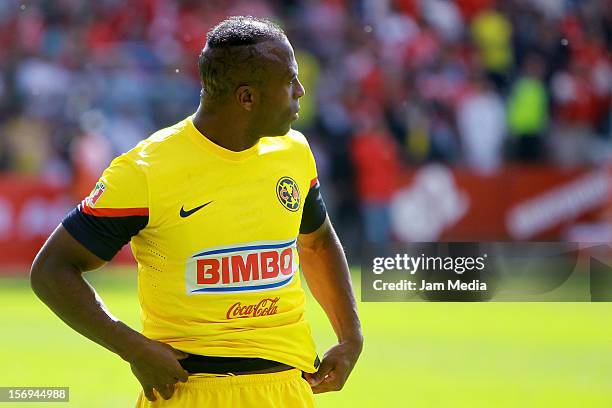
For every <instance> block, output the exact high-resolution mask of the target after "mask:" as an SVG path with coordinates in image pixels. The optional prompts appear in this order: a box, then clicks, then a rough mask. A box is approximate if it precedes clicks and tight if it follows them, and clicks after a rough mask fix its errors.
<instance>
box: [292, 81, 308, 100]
mask: <svg viewBox="0 0 612 408" xmlns="http://www.w3.org/2000/svg"><path fill="white" fill-rule="evenodd" d="M295 84H296V87H295V89H294V97H295V99H299V98H301V97H302V96H304V95H306V90H305V89H304V86H303V85H302V83H301V82H300V80H299V79H298V80H297V81H295Z"/></svg>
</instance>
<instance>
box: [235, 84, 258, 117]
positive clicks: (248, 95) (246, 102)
mask: <svg viewBox="0 0 612 408" xmlns="http://www.w3.org/2000/svg"><path fill="white" fill-rule="evenodd" d="M234 95H235V97H236V102H238V104H239V105H240V106H242V107H243V108H244V109H245V110H247V111H249V112H250V111H251V110H253V104H254V103H256V101H257V98H258V95H257V90H256V89H255V88H254V87H252V86H251V85H240V86H239V87H238V88H236V91H235V92H234Z"/></svg>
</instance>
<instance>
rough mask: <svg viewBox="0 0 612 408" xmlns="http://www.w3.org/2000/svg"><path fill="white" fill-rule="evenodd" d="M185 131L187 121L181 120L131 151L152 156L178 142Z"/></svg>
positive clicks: (143, 141) (157, 132)
mask: <svg viewBox="0 0 612 408" xmlns="http://www.w3.org/2000/svg"><path fill="white" fill-rule="evenodd" d="M187 131H188V119H183V120H181V121H180V122H178V123H175V124H174V125H172V126H168V127H166V128H163V129H160V130H158V131H156V132H155V133H153V134H152V135H151V136H149V137H148V138H146V139H144V140H142V141H141V142H140V143H138V144H137V145H136V147H135V148H134V149H133V150H134V151H135V152H137V153H148V154H152V153H154V152H156V151H158V150H160V149H163V148H167V147H170V146H172V145H173V144H174V143H175V142H179V141H180V139H181V135H182V134H184V133H185V132H187Z"/></svg>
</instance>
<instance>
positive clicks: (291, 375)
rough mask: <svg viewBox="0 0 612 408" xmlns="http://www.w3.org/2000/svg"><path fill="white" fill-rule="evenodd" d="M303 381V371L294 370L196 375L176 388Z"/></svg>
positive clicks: (177, 384)
mask: <svg viewBox="0 0 612 408" xmlns="http://www.w3.org/2000/svg"><path fill="white" fill-rule="evenodd" d="M298 379H299V380H301V379H302V371H300V370H298V369H297V368H292V369H290V370H287V371H281V372H278V373H266V374H244V375H217V376H211V375H210V374H194V375H190V376H189V380H188V381H187V382H186V383H182V382H178V383H176V385H175V386H176V387H178V388H184V389H193V388H198V389H205V388H215V389H218V388H220V387H240V386H250V385H264V384H276V383H282V382H290V381H295V380H298Z"/></svg>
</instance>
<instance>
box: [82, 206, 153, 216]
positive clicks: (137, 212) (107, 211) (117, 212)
mask: <svg viewBox="0 0 612 408" xmlns="http://www.w3.org/2000/svg"><path fill="white" fill-rule="evenodd" d="M81 211H83V212H84V213H85V214H88V215H93V216H95V217H133V216H145V217H148V216H149V209H148V208H91V207H87V206H86V205H81Z"/></svg>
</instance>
